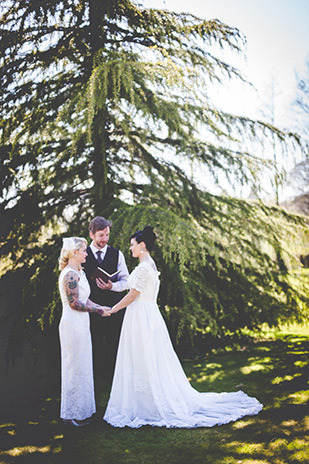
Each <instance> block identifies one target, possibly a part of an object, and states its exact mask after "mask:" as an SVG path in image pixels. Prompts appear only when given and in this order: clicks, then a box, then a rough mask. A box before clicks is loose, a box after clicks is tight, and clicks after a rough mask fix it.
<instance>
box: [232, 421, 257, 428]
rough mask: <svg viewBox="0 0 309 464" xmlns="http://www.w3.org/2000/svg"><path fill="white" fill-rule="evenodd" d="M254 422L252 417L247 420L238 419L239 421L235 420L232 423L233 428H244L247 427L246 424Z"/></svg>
mask: <svg viewBox="0 0 309 464" xmlns="http://www.w3.org/2000/svg"><path fill="white" fill-rule="evenodd" d="M254 423H255V420H254V419H249V420H247V421H244V420H239V421H237V422H235V424H233V428H234V429H244V428H246V427H248V425H251V424H254Z"/></svg>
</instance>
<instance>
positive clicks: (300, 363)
mask: <svg viewBox="0 0 309 464" xmlns="http://www.w3.org/2000/svg"><path fill="white" fill-rule="evenodd" d="M307 364H308V362H307V361H295V363H294V366H297V367H306V366H307Z"/></svg>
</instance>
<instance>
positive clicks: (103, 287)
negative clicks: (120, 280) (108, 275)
mask: <svg viewBox="0 0 309 464" xmlns="http://www.w3.org/2000/svg"><path fill="white" fill-rule="evenodd" d="M96 284H97V286H98V287H99V288H100V289H101V290H110V289H111V288H112V286H113V284H112V282H111V281H110V280H108V281H107V282H104V280H103V279H96Z"/></svg>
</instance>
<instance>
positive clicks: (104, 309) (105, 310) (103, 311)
mask: <svg viewBox="0 0 309 464" xmlns="http://www.w3.org/2000/svg"><path fill="white" fill-rule="evenodd" d="M108 309H109V308H108V307H107V306H101V308H99V309H98V314H99V315H100V316H101V317H109V316H110V313H109V312H108Z"/></svg>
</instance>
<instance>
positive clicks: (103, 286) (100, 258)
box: [83, 216, 129, 403]
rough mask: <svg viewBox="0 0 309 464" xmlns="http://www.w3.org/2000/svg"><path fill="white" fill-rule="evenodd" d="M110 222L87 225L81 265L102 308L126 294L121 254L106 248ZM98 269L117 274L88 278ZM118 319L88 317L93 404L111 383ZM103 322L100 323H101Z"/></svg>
mask: <svg viewBox="0 0 309 464" xmlns="http://www.w3.org/2000/svg"><path fill="white" fill-rule="evenodd" d="M111 227H112V223H111V221H109V220H108V219H105V218H104V217H102V216H97V217H95V218H94V219H92V221H91V222H90V224H89V235H90V238H91V240H92V242H91V244H90V246H88V248H87V253H88V256H87V258H86V262H85V263H84V265H83V267H84V271H85V273H86V276H87V279H88V282H89V284H90V288H91V294H90V297H89V298H90V299H91V300H92V301H94V302H95V303H97V304H99V305H102V306H113V305H115V304H116V303H118V301H120V300H121V299H122V297H123V296H124V295H125V294H126V290H127V288H128V287H127V278H128V276H129V273H128V268H127V265H126V262H125V258H124V255H123V253H122V252H121V251H120V250H118V249H116V248H113V247H111V246H109V245H108V241H109V235H110V229H111ZM97 267H100V268H102V269H104V270H105V271H106V272H107V273H108V274H114V273H115V272H117V271H119V273H118V274H117V275H116V276H115V277H114V278H113V279H112V280H108V281H107V282H104V281H103V280H102V279H92V278H91V276H92V274H93V272H94V271H95V270H96V269H97ZM121 312H122V311H119V313H117V316H118V314H119V317H117V318H116V317H115V318H114V317H108V318H104V320H103V319H101V318H97V319H98V320H96V319H95V318H94V317H91V316H90V327H91V334H92V346H93V367H94V385H95V394H96V401H97V402H98V403H99V400H100V393H101V391H102V383H103V382H111V380H112V376H113V372H114V367H115V361H116V355H117V348H118V342H119V336H120V331H121V326H122V320H123V317H124V314H120V313H121ZM102 322H103V323H102Z"/></svg>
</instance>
